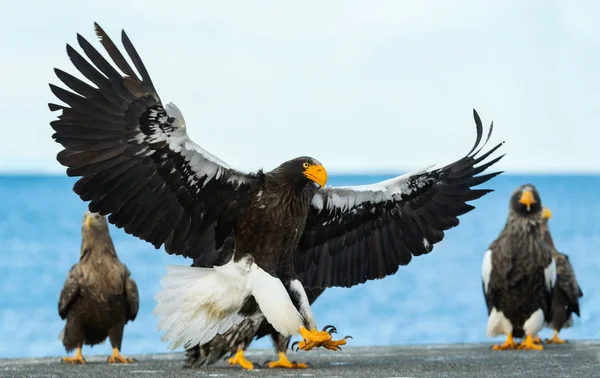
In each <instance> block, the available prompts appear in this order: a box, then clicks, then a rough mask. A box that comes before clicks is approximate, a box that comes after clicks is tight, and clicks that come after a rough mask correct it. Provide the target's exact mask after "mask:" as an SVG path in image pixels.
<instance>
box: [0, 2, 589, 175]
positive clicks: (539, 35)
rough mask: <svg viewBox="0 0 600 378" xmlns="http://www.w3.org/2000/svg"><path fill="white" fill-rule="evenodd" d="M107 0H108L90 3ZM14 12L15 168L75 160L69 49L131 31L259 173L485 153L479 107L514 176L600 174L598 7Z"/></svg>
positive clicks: (161, 71) (1, 166)
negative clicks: (63, 144) (64, 136)
mask: <svg viewBox="0 0 600 378" xmlns="http://www.w3.org/2000/svg"><path fill="white" fill-rule="evenodd" d="M91 4H94V5H91ZM2 8H3V9H2V13H1V14H0V35H1V36H2V37H1V38H0V51H1V54H0V57H1V58H0V114H2V139H1V140H0V143H1V144H2V146H1V148H0V171H11V172H15V171H27V172H55V173H60V172H64V169H63V168H62V167H61V166H60V165H59V164H58V163H57V162H56V161H55V159H54V157H55V154H56V153H57V152H58V151H59V148H60V146H59V145H58V144H56V143H54V142H53V141H52V139H51V134H52V130H51V128H50V126H49V122H50V121H51V120H53V119H54V117H55V115H54V114H52V113H50V112H49V110H48V108H47V106H46V103H47V102H49V101H52V100H53V96H52V94H51V92H50V90H49V89H48V86H47V83H48V82H53V83H58V80H57V79H55V77H54V74H53V71H52V68H53V67H60V68H61V69H63V70H66V71H68V72H71V73H74V68H73V66H72V65H71V63H70V62H69V61H68V58H67V56H66V53H65V43H67V42H68V43H71V44H73V45H76V39H75V36H76V33H81V34H82V35H83V36H85V37H86V38H88V40H91V41H92V43H93V44H94V45H95V46H97V47H99V43H98V42H97V41H96V40H95V36H94V31H93V22H94V21H97V22H99V23H100V25H102V27H103V28H104V29H105V30H106V31H107V32H108V33H109V35H111V36H112V38H113V40H115V42H118V45H119V46H120V40H119V35H120V31H121V29H122V28H124V29H125V30H126V31H127V33H128V35H129V37H130V38H131V39H132V41H133V43H134V44H135V46H136V47H137V49H138V52H139V53H140V55H141V56H142V59H143V60H144V62H145V64H146V67H147V68H148V70H149V72H150V75H151V77H152V79H153V81H154V84H155V86H156V87H157V90H158V92H159V94H160V96H161V98H162V100H163V101H164V102H168V101H173V102H174V103H175V104H177V105H178V106H179V107H180V108H181V110H182V112H183V114H184V116H185V118H186V122H187V125H188V132H189V133H190V135H191V136H192V138H193V139H194V140H195V141H196V142H197V143H198V144H200V145H201V146H203V147H204V148H206V149H207V150H209V151H210V152H212V153H213V154H215V155H217V156H219V157H220V158H222V159H223V160H225V161H226V162H228V163H229V164H231V165H233V166H235V167H237V168H240V169H242V170H246V171H247V170H256V169H258V168H260V167H264V168H265V169H271V168H273V167H274V166H276V165H278V164H279V163H281V162H282V161H284V160H287V159H289V158H293V157H296V156H299V155H311V156H313V157H315V158H317V159H318V160H320V161H321V162H322V163H324V165H325V167H327V168H328V170H329V171H333V172H336V171H337V172H340V171H353V170H354V171H356V170H357V171H368V170H373V171H387V172H390V171H401V170H405V169H412V168H419V167H423V166H428V165H430V164H434V163H446V162H449V161H451V160H452V159H455V158H459V157H461V156H462V154H464V153H465V152H467V151H468V149H469V148H470V146H471V143H472V142H473V138H474V136H475V135H474V126H473V121H472V116H471V109H472V108H476V109H477V110H478V111H479V114H480V115H481V117H482V119H483V121H484V123H485V124H486V125H487V124H489V122H490V121H491V120H494V123H495V126H496V127H495V137H494V138H493V141H494V142H497V141H500V140H505V141H506V142H507V143H506V145H505V146H504V147H503V150H504V151H505V152H507V153H508V155H507V156H506V157H505V158H504V159H503V161H502V162H501V164H499V167H500V168H502V169H506V170H508V171H579V172H581V171H595V172H600V159H599V158H598V157H599V156H600V153H599V152H598V149H597V143H598V141H599V140H600V132H599V131H598V130H599V128H600V111H599V110H598V109H599V106H600V26H598V23H597V17H598V15H600V3H598V2H594V1H577V2H575V1H495V2H491V1H490V2H487V1H477V0H473V1H471V0H462V1H444V0H438V1H377V2H374V1H347V0H345V1H326V2H325V1H302V2H294V3H293V4H292V3H291V2H283V1H210V2H208V1H191V0H190V1H173V0H170V1H164V0H162V1H154V0H150V1H149V0H143V1H141V0H140V1H113V0H103V1H99V2H94V3H92V2H83V1H80V0H64V1H52V2H47V1H35V2H34V1H28V2H24V1H23V2H9V3H7V4H4V5H3V7H2Z"/></svg>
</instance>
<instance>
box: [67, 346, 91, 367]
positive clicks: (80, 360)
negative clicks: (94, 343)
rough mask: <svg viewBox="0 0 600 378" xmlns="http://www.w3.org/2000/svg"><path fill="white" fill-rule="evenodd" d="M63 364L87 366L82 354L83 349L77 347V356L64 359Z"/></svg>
mask: <svg viewBox="0 0 600 378" xmlns="http://www.w3.org/2000/svg"><path fill="white" fill-rule="evenodd" d="M62 360H63V362H67V363H69V364H73V365H76V364H85V359H84V358H83V354H81V347H77V350H76V351H75V355H74V356H73V357H63V359H62Z"/></svg>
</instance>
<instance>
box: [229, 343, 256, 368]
mask: <svg viewBox="0 0 600 378" xmlns="http://www.w3.org/2000/svg"><path fill="white" fill-rule="evenodd" d="M228 362H229V365H231V366H235V365H240V366H241V367H242V368H244V369H246V370H253V369H254V365H253V364H252V362H250V361H248V360H247V359H246V358H245V357H244V349H242V348H240V349H238V351H237V353H236V354H235V356H233V357H231V358H230V359H229V360H228Z"/></svg>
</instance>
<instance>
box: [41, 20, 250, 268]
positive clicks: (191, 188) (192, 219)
mask: <svg viewBox="0 0 600 378" xmlns="http://www.w3.org/2000/svg"><path fill="white" fill-rule="evenodd" d="M95 28H96V34H97V35H98V37H99V38H100V41H101V43H102V45H103V46H104V48H105V49H106V51H107V53H108V55H109V56H110V58H111V59H112V61H113V63H114V64H115V65H116V66H117V67H118V68H119V69H120V70H121V71H122V72H123V73H124V75H123V74H121V73H120V72H118V71H117V70H116V69H115V68H114V67H113V65H111V63H109V62H108V61H107V60H106V59H104V58H103V57H102V55H100V53H99V52H98V51H97V50H96V49H94V47H92V45H91V44H90V43H89V42H88V41H86V40H85V39H84V38H83V37H82V36H81V35H78V36H77V40H78V42H79V45H80V47H81V48H82V49H83V51H84V53H85V55H86V56H87V57H88V58H89V60H90V61H91V62H92V63H93V65H92V64H90V63H89V62H88V61H87V60H86V59H85V58H83V57H82V56H81V55H80V54H79V53H78V52H76V51H75V50H74V49H73V48H72V47H71V46H69V45H67V54H68V55H69V57H70V58H71V61H72V62H73V64H74V66H75V67H76V68H77V69H78V70H79V71H80V72H81V73H82V74H83V75H84V76H85V77H86V78H87V79H89V80H90V81H91V82H92V83H93V84H94V85H95V87H94V86H92V85H89V84H87V83H85V82H83V81H81V80H79V79H77V78H75V77H73V76H71V75H70V74H68V73H66V72H64V71H61V70H59V69H55V72H56V75H57V76H58V78H59V79H60V80H61V81H62V82H63V83H64V84H65V85H66V86H67V87H69V88H70V89H71V90H72V91H73V92H70V91H67V90H65V89H62V88H60V87H57V86H55V85H52V84H51V85H50V88H51V90H52V92H53V93H54V95H56V97H57V98H58V99H59V100H61V101H63V102H64V103H66V104H67V105H68V106H62V105H56V104H49V106H50V109H51V110H53V111H55V110H62V115H61V116H59V120H57V121H53V122H52V123H51V125H52V128H53V129H54V130H55V131H56V133H55V134H54V135H53V138H54V139H55V140H56V141H57V142H58V143H60V144H61V145H62V146H63V147H64V150H62V151H61V152H60V153H59V154H58V156H57V160H58V161H59V162H60V163H61V164H62V165H65V166H67V167H68V169H67V174H68V175H69V176H81V177H82V178H81V179H80V180H79V181H77V183H76V184H75V186H74V188H73V190H74V191H75V192H76V193H77V194H78V195H79V196H80V197H81V199H82V200H84V201H90V204H89V208H90V210H91V211H93V212H98V213H100V214H102V215H107V214H109V213H110V214H111V215H110V216H109V218H108V219H109V221H110V222H111V223H113V224H115V225H116V226H118V227H122V228H124V230H125V232H127V233H130V234H133V235H135V236H137V237H139V238H140V239H143V240H146V241H148V242H150V243H152V244H153V245H154V246H155V247H156V248H159V247H160V246H161V245H162V244H164V245H165V249H166V251H167V252H168V253H170V254H181V255H184V256H187V257H192V258H196V259H197V260H198V261H199V262H201V263H202V264H203V265H206V266H210V265H211V264H213V263H214V261H216V260H218V258H219V256H218V255H217V256H215V253H214V252H213V251H215V249H214V248H211V249H209V250H207V249H204V248H203V244H202V243H201V238H202V237H204V234H205V232H206V230H207V229H208V228H209V227H211V225H214V228H211V232H214V233H215V235H214V237H215V238H216V243H217V246H218V245H219V243H222V242H223V240H222V237H224V236H222V235H230V234H231V232H232V228H233V220H234V219H235V216H236V215H237V211H238V209H239V206H240V204H243V203H244V201H245V195H246V194H247V192H248V186H249V185H251V184H252V182H253V181H255V180H256V176H254V175H250V174H244V173H241V172H239V171H236V170H234V169H233V168H231V167H229V166H228V165H227V164H226V163H224V162H223V161H221V160H220V159H218V158H216V157H215V156H213V155H211V154H210V153H209V152H207V151H205V150H203V149H202V148H201V147H200V146H198V145H197V144H195V143H194V142H193V141H192V140H191V139H190V138H189V137H188V134H187V132H186V127H185V122H184V120H183V116H182V114H181V112H180V111H179V109H177V108H176V107H175V106H174V105H171V104H167V105H166V106H163V104H162V102H161V100H160V98H159V96H158V94H157V93H156V90H155V89H154V86H153V84H152V81H151V80H150V76H149V75H148V72H147V71H146V68H145V67H144V64H143V63H142V60H141V59H140V57H139V55H138V54H137V52H136V50H135V48H134V46H133V45H132V43H131V42H130V40H129V38H128V37H127V35H126V34H125V32H124V31H123V33H122V42H123V45H124V47H125V50H126V51H127V53H128V55H129V57H130V59H131V61H132V62H133V64H134V66H135V68H136V69H137V71H138V72H139V74H140V76H141V79H140V78H139V77H138V75H137V74H136V72H135V71H134V70H133V68H132V67H131V66H130V65H129V63H127V61H126V60H125V58H124V56H123V55H122V54H121V52H120V51H119V50H118V49H117V47H116V46H115V45H114V43H113V42H112V41H111V40H110V38H109V37H108V36H107V35H106V33H105V32H104V31H103V30H102V29H101V28H100V26H98V24H95ZM217 249H218V248H217Z"/></svg>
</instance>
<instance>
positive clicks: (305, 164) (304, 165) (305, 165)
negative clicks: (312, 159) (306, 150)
mask: <svg viewBox="0 0 600 378" xmlns="http://www.w3.org/2000/svg"><path fill="white" fill-rule="evenodd" d="M309 165H310V164H308V163H307V162H304V163H302V166H303V167H304V169H306V168H308V166H309Z"/></svg>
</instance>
